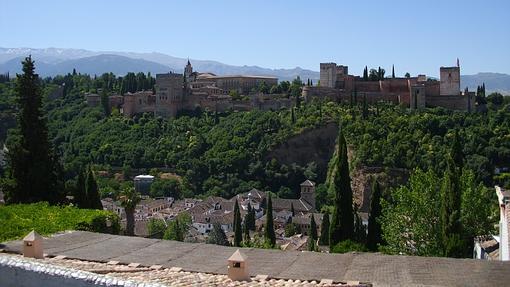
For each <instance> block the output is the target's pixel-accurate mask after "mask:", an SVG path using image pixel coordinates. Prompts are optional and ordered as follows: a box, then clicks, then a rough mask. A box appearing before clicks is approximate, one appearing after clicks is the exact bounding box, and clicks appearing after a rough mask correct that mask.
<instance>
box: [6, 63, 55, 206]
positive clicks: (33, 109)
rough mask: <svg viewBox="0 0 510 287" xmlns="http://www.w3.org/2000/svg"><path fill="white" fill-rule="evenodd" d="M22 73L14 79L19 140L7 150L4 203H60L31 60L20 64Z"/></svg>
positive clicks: (38, 83)
mask: <svg viewBox="0 0 510 287" xmlns="http://www.w3.org/2000/svg"><path fill="white" fill-rule="evenodd" d="M22 65H23V69H22V70H23V73H22V74H21V75H17V76H16V77H17V80H16V89H15V91H16V94H17V98H16V100H17V104H18V108H19V113H18V117H17V123H18V129H19V135H20V136H19V138H17V139H16V140H15V143H14V144H13V146H11V147H9V152H8V154H7V162H8V167H9V174H8V177H10V178H11V179H12V181H11V182H12V184H9V185H8V186H4V187H3V189H4V190H5V199H6V202H7V203H9V204H10V203H32V202H38V201H48V202H49V203H50V204H57V203H60V202H62V201H63V200H64V199H65V197H64V195H65V194H64V187H63V181H62V175H61V173H60V167H59V165H60V163H59V161H58V158H57V156H56V154H55V153H54V152H53V148H52V146H51V144H50V141H49V140H48V127H47V126H46V120H45V118H44V115H43V111H42V95H41V87H40V79H39V76H38V75H37V74H36V73H35V65H34V61H32V58H31V56H29V57H27V58H25V60H24V61H23V62H22Z"/></svg>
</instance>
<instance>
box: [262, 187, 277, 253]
mask: <svg viewBox="0 0 510 287" xmlns="http://www.w3.org/2000/svg"><path fill="white" fill-rule="evenodd" d="M264 238H265V239H266V242H268V243H269V244H270V245H271V247H274V246H275V244H276V235H275V233H274V223H273V203H272V201H271V195H270V194H268V195H267V212H266V225H265V226H264Z"/></svg>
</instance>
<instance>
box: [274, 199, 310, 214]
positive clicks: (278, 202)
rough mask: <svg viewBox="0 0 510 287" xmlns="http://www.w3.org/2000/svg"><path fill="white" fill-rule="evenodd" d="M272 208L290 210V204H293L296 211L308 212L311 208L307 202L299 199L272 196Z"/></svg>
mask: <svg viewBox="0 0 510 287" xmlns="http://www.w3.org/2000/svg"><path fill="white" fill-rule="evenodd" d="M272 200H273V201H272V203H273V209H276V210H280V209H288V210H291V206H294V211H296V212H309V211H310V210H312V206H311V205H310V204H308V202H306V201H304V200H301V199H288V198H273V199H272Z"/></svg>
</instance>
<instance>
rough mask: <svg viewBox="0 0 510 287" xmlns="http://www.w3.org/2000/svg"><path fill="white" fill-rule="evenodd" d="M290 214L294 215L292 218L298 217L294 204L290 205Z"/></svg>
mask: <svg viewBox="0 0 510 287" xmlns="http://www.w3.org/2000/svg"><path fill="white" fill-rule="evenodd" d="M290 212H291V213H292V216H295V215H296V211H294V204H293V203H291V204H290Z"/></svg>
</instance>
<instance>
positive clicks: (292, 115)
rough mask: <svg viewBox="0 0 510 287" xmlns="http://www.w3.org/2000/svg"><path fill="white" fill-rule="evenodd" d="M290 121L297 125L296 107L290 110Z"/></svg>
mask: <svg viewBox="0 0 510 287" xmlns="http://www.w3.org/2000/svg"><path fill="white" fill-rule="evenodd" d="M290 120H291V122H292V123H293V124H295V123H296V115H295V113H294V107H291V108H290Z"/></svg>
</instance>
